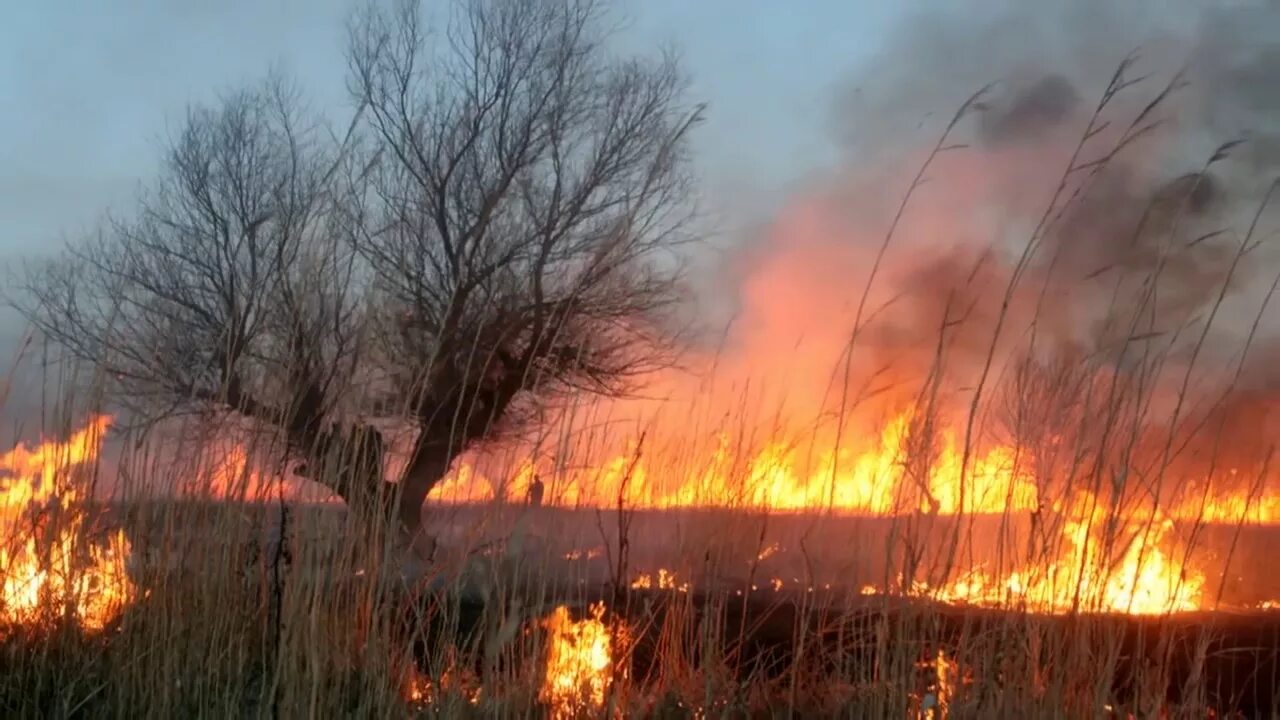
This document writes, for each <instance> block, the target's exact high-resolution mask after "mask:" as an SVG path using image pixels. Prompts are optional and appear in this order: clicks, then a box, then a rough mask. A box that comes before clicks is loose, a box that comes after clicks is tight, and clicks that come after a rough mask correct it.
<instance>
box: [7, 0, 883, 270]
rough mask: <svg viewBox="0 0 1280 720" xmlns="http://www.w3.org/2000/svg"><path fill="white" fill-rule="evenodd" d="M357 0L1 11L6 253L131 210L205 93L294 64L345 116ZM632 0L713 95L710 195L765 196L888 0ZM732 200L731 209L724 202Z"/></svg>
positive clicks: (631, 26) (751, 201) (705, 154)
mask: <svg viewBox="0 0 1280 720" xmlns="http://www.w3.org/2000/svg"><path fill="white" fill-rule="evenodd" d="M355 5H356V0H257V1H254V0H216V1H215V0H136V1H133V2H128V3H105V2H88V1H74V0H73V1H69V2H28V3H22V4H19V5H16V6H15V7H11V8H9V9H8V10H7V11H6V18H5V22H4V23H2V24H0V137H3V138H6V140H4V141H3V142H0V261H3V262H12V261H13V260H14V259H15V258H17V257H22V256H29V255H30V254H32V253H41V252H45V251H47V250H50V249H52V248H53V247H56V245H57V244H58V243H60V242H62V241H63V240H65V239H67V238H70V237H75V236H77V235H79V234H82V233H84V232H86V231H88V230H90V229H91V228H92V226H93V224H94V223H95V221H96V220H97V219H98V218H99V217H100V216H101V215H102V213H103V212H104V211H105V210H107V209H109V208H127V206H128V203H129V200H130V198H131V197H132V195H133V193H134V192H135V191H136V189H137V187H138V184H139V183H140V182H142V181H145V180H146V179H148V178H149V176H150V175H151V174H152V172H153V171H154V168H155V166H156V162H157V158H158V154H159V150H158V148H159V145H160V144H161V143H162V142H163V140H164V138H165V136H166V133H168V132H170V131H171V130H172V129H173V128H174V127H176V125H177V124H178V122H179V121H180V120H181V118H182V115H183V113H184V111H185V108H186V107H187V106H188V105H189V104H191V103H193V102H201V101H207V100H209V99H211V98H212V97H214V96H215V94H216V93H217V92H218V91H219V90H225V89H228V88H232V87H235V86H237V85H239V84H242V83H247V82H252V81H253V80H255V79H258V78H260V77H262V76H263V75H264V74H265V73H266V72H267V71H268V70H269V69H270V68H271V67H272V66H278V67H281V68H283V69H285V70H286V71H288V72H289V73H290V74H292V75H293V76H294V77H295V78H297V80H298V81H299V82H300V84H301V85H302V87H303V89H304V90H305V91H306V92H307V94H308V97H309V98H310V100H311V102H313V103H314V104H315V105H316V106H318V107H319V108H321V109H322V110H324V111H325V112H326V113H327V114H329V116H330V117H331V118H333V119H334V121H335V123H341V122H342V118H344V117H345V116H346V114H347V113H349V100H348V98H347V96H346V91H345V86H344V72H345V62H344V59H343V40H344V38H343V35H344V20H345V18H346V16H347V14H348V13H349V12H350V10H351V9H352V8H353V7H355ZM791 7H792V6H791V5H790V4H788V3H781V2H733V1H731V0H700V1H699V2H684V1H682V0H627V1H626V2H624V4H623V5H622V6H621V8H622V10H623V12H624V13H625V14H626V16H627V22H626V25H625V29H624V31H623V35H622V37H621V38H620V41H621V42H625V43H629V44H630V43H635V45H636V46H637V47H645V46H648V47H655V48H656V47H658V46H660V45H663V44H669V45H674V46H675V47H676V48H677V49H679V50H680V52H681V53H682V55H683V56H684V59H685V62H686V68H687V70H688V72H689V74H690V75H691V76H692V80H693V96H694V98H696V99H700V100H704V101H706V102H707V103H708V104H709V111H708V119H707V122H706V124H705V126H704V127H703V128H702V129H701V131H700V133H699V135H698V138H697V148H696V152H697V163H698V169H699V171H700V174H701V176H702V177H703V182H704V194H705V195H706V196H707V201H708V204H709V207H710V208H711V209H712V210H713V212H716V214H718V215H720V216H726V215H731V214H734V213H733V211H732V210H731V209H726V208H727V207H728V206H730V205H734V204H737V205H740V206H742V207H755V208H757V209H758V208H759V207H760V201H761V199H763V198H771V197H776V196H778V195H779V193H778V192H777V190H778V189H779V188H780V187H781V186H785V185H787V184H789V183H793V182H796V181H797V180H799V179H801V178H803V177H804V176H805V175H806V173H808V172H809V171H810V170H811V169H812V168H814V167H820V166H822V165H823V164H824V163H825V162H826V157H825V156H826V155H827V154H828V153H829V151H830V133H829V132H828V131H827V128H826V127H825V124H826V118H827V117H828V110H829V107H830V105H831V103H830V100H829V98H830V97H831V94H832V90H833V88H834V87H835V86H837V85H838V84H839V83H840V81H841V79H842V77H844V76H846V75H847V74H849V73H851V72H852V71H853V70H854V68H856V67H857V66H858V65H859V64H860V63H863V62H865V60H866V59H867V57H868V56H869V55H870V54H871V53H872V52H873V50H874V48H875V46H876V43H877V38H878V37H880V36H881V35H882V34H883V33H884V31H885V29H886V27H887V26H888V25H889V24H890V23H891V21H892V19H893V17H894V15H895V13H896V12H898V11H895V10H894V9H893V7H894V5H893V4H891V3H877V2H871V1H863V0H859V1H850V0H821V1H818V2H809V3H807V4H806V5H805V10H804V12H796V11H794V10H791V9H790V8H791ZM721 211H722V212H721Z"/></svg>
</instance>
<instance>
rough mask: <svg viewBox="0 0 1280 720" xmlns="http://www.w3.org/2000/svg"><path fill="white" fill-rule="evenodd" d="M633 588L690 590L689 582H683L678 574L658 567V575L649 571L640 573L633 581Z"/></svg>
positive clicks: (685, 591) (684, 591)
mask: <svg viewBox="0 0 1280 720" xmlns="http://www.w3.org/2000/svg"><path fill="white" fill-rule="evenodd" d="M631 589H632V590H674V591H676V592H682V593H687V592H689V583H687V582H682V581H681V580H680V579H679V578H677V577H676V574H675V573H674V572H672V571H670V570H667V569H666V568H658V573H657V575H656V576H654V575H650V574H649V573H640V574H639V575H637V576H636V579H635V580H632V581H631Z"/></svg>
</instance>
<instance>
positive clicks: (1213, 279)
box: [718, 0, 1280, 395]
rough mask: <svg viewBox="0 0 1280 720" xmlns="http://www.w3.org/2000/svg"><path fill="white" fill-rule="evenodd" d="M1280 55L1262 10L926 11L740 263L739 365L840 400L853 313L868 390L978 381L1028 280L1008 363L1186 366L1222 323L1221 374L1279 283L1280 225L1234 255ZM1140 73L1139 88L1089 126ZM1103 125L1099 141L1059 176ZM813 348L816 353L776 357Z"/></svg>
mask: <svg viewBox="0 0 1280 720" xmlns="http://www.w3.org/2000/svg"><path fill="white" fill-rule="evenodd" d="M1120 5H1123V7H1119V6H1120ZM1277 39H1280V7H1277V6H1274V5H1272V6H1266V5H1259V4H1244V5H1242V4H1239V3H1235V4H1232V5H1231V6H1229V7H1227V6H1224V7H1222V8H1216V9H1215V8H1206V7H1205V6H1204V4H1201V3H1195V4H1190V3H1168V2H1159V3H1123V4H1119V3H1109V2H1103V1H1100V0H1084V1H1083V2H1081V1H1074V2H1042V3H1007V2H1006V3H991V2H987V3H976V4H975V3H965V4H964V6H963V9H955V8H933V9H931V10H930V11H928V12H921V13H919V14H917V15H915V16H912V17H911V18H909V19H908V20H907V21H906V22H904V23H903V24H902V26H901V27H900V29H899V30H898V31H897V32H895V33H893V34H891V35H890V36H889V37H888V38H886V40H885V45H884V48H883V50H882V51H881V52H880V53H879V54H878V55H877V56H875V57H874V58H873V59H872V60H871V61H870V62H869V63H868V64H867V65H866V66H865V67H864V69H863V70H861V71H860V72H859V73H858V74H856V75H855V76H853V77H850V78H848V80H847V83H846V86H845V87H846V90H845V91H844V93H843V94H842V96H841V97H840V98H838V99H837V101H836V103H835V112H834V115H833V117H834V118H835V122H834V130H835V133H836V136H837V138H838V139H839V144H840V147H841V152H842V160H841V162H840V163H839V169H838V170H837V171H836V172H833V173H830V174H829V175H827V176H824V177H820V178H815V179H814V181H813V182H812V183H811V185H810V187H809V188H808V189H807V190H806V191H805V192H802V193H800V194H798V195H797V196H795V197H793V198H792V199H791V201H790V202H789V203H788V204H787V206H786V208H785V209H784V211H783V212H782V213H781V214H780V215H779V217H778V218H777V219H776V221H775V222H774V224H773V225H772V227H771V229H770V230H769V232H768V233H767V235H766V237H765V238H764V240H763V241H761V242H759V243H755V244H753V245H751V247H750V248H749V249H748V250H746V251H744V255H743V262H742V263H741V265H740V266H739V270H740V271H741V273H742V281H741V283H740V289H741V292H740V299H741V307H740V313H739V316H738V325H737V328H736V330H735V331H734V332H733V333H731V335H730V338H729V343H730V347H731V349H733V350H736V351H738V352H737V353H736V355H734V354H733V353H731V354H730V355H731V357H736V358H738V359H739V360H740V363H741V365H742V367H743V368H748V367H749V368H751V369H752V370H751V371H752V372H754V371H758V370H759V369H760V368H761V367H762V366H763V367H765V368H768V367H769V366H771V365H772V366H775V369H777V370H779V371H780V372H782V373H785V374H786V376H788V377H790V378H793V379H794V378H795V377H796V375H797V373H793V372H788V371H787V368H793V367H794V365H795V364H796V363H800V364H801V365H803V366H804V367H805V370H803V371H801V372H800V373H798V374H799V375H802V376H805V377H813V378H814V379H815V384H826V385H827V386H829V384H830V382H831V374H832V373H831V371H830V369H829V368H830V367H831V365H832V363H833V362H834V361H835V358H837V357H838V356H839V354H840V351H841V349H842V348H843V347H844V346H845V344H846V343H847V341H848V338H849V334H850V332H851V330H852V328H853V327H854V325H855V324H856V323H855V320H856V318H857V317H859V310H858V308H859V305H861V306H862V313H861V318H862V320H863V322H864V323H866V328H865V330H864V331H863V333H862V336H861V340H860V342H862V343H863V345H862V346H861V347H862V351H861V352H860V353H859V363H860V364H861V366H862V367H861V369H862V370H863V371H864V373H870V374H874V373H882V372H883V371H884V369H885V368H890V367H891V368H894V369H895V372H893V373H888V374H889V375H893V374H896V375H905V376H906V377H909V378H914V379H916V380H918V379H919V378H922V377H925V376H927V375H928V371H927V369H928V368H929V367H933V366H935V365H936V364H937V358H938V357H940V356H943V355H945V356H947V358H948V362H949V366H950V367H951V371H952V372H953V373H954V375H955V377H953V378H952V380H953V381H954V382H952V383H951V385H952V386H953V387H957V388H963V387H966V386H968V385H971V383H972V381H973V379H974V375H975V373H976V368H977V367H978V366H980V365H981V364H982V359H983V358H984V357H985V355H986V354H987V350H988V349H989V348H990V346H991V340H992V336H993V330H994V327H995V324H996V320H997V319H998V318H999V317H1000V316H1001V308H1002V304H1003V301H1004V299H1005V297H1004V296H1005V292H1006V289H1007V288H1008V287H1009V285H1010V279H1011V278H1012V277H1013V276H1014V274H1015V273H1017V277H1018V281H1017V283H1016V284H1015V286H1014V289H1013V290H1012V292H1011V294H1010V298H1009V309H1008V311H1007V313H1005V320H1004V326H1003V329H1002V333H1001V342H1000V346H1001V350H1000V352H999V353H997V365H998V364H999V361H1000V360H1001V359H1005V358H1007V357H1009V353H1010V352H1016V351H1019V350H1025V347H1026V345H1027V344H1028V342H1029V337H1032V333H1033V332H1034V337H1035V338H1036V341H1037V342H1038V343H1040V346H1041V347H1044V348H1047V349H1049V350H1057V351H1063V350H1067V349H1070V350H1072V351H1077V352H1079V351H1083V352H1086V353H1090V354H1093V355H1095V356H1104V357H1108V358H1109V361H1110V362H1113V363H1119V364H1121V365H1123V364H1124V363H1126V362H1128V361H1130V360H1132V359H1133V358H1134V357H1137V356H1141V355H1142V354H1143V353H1145V352H1148V351H1149V350H1151V349H1153V348H1155V349H1158V350H1160V351H1161V352H1164V353H1166V356H1167V357H1168V358H1170V359H1173V360H1177V359H1178V358H1183V359H1185V357H1186V356H1187V354H1188V352H1189V350H1188V348H1189V347H1190V346H1191V345H1193V344H1195V341H1196V339H1197V338H1198V336H1199V334H1200V332H1201V329H1202V328H1203V327H1204V324H1205V322H1206V321H1207V318H1208V317H1209V316H1210V315H1211V314H1212V315H1213V323H1212V330H1211V332H1210V336H1211V339H1212V341H1211V342H1210V343H1208V347H1209V349H1210V352H1206V353H1202V354H1201V356H1200V358H1199V359H1198V367H1204V368H1209V367H1213V368H1215V370H1214V372H1218V373H1221V372H1225V371H1228V370H1229V368H1230V367H1231V366H1232V364H1233V363H1235V362H1237V361H1238V358H1239V353H1240V351H1241V349H1242V348H1243V346H1244V340H1245V338H1246V336H1247V335H1248V334H1249V331H1250V329H1251V327H1252V325H1253V322H1254V320H1255V318H1257V317H1258V312H1259V308H1261V307H1262V305H1263V301H1264V298H1265V296H1266V290H1267V289H1268V287H1269V286H1270V284H1271V282H1272V280H1273V279H1274V277H1275V274H1276V273H1277V272H1280V249H1276V248H1273V247H1272V246H1273V245H1274V244H1275V241H1274V240H1273V239H1272V238H1271V236H1272V235H1273V234H1274V233H1275V232H1276V228H1277V221H1280V211H1278V210H1277V209H1275V208H1273V209H1270V210H1269V211H1268V212H1266V213H1264V214H1263V216H1262V218H1261V221H1260V223H1259V225H1258V230H1257V232H1256V233H1255V236H1254V239H1253V241H1252V242H1251V243H1250V248H1251V249H1250V250H1249V251H1248V252H1247V253H1245V254H1244V255H1243V256H1242V257H1237V252H1238V249H1239V248H1240V246H1241V244H1242V243H1243V242H1244V235H1245V233H1246V231H1247V230H1248V227H1249V225H1250V222H1251V220H1252V217H1253V214H1254V213H1255V212H1256V210H1257V209H1258V207H1259V206H1260V203H1261V201H1262V197H1263V194H1264V192H1265V191H1266V189H1267V186H1268V184H1269V183H1270V182H1271V181H1272V180H1273V179H1274V178H1275V177H1276V176H1277V174H1278V173H1280V45H1278V44H1277V43H1278V42H1280V40H1277ZM1126 58H1129V59H1130V62H1131V64H1130V65H1129V66H1128V67H1127V68H1126V70H1125V72H1124V75H1123V79H1122V82H1123V85H1124V87H1123V88H1122V89H1121V90H1120V91H1119V92H1118V93H1116V94H1115V96H1114V97H1112V98H1111V99H1110V101H1109V102H1108V103H1107V105H1106V107H1105V108H1104V109H1103V111H1102V112H1101V113H1100V114H1099V115H1098V116H1097V117H1093V116H1094V113H1095V110H1096V108H1097V107H1098V105H1099V102H1100V99H1101V98H1102V97H1103V95H1104V91H1105V90H1106V88H1107V87H1108V84H1109V82H1111V81H1112V79H1113V77H1114V76H1115V73H1116V71H1117V68H1118V67H1119V66H1120V65H1121V63H1122V62H1125V61H1126ZM987 85H990V89H989V90H988V91H987V92H986V93H985V94H984V95H983V96H982V98H981V101H980V103H978V104H977V105H975V107H974V109H973V110H972V111H971V112H969V113H967V114H966V116H965V117H964V118H962V119H961V120H960V122H959V124H958V125H957V126H956V129H955V131H954V132H953V133H952V135H951V137H950V138H949V139H948V141H947V143H948V144H949V145H954V146H962V147H955V148H954V149H950V150H947V151H945V152H943V153H942V154H941V155H940V156H939V157H938V158H937V159H936V160H935V161H934V162H933V163H932V164H931V165H930V168H929V171H928V173H926V178H925V182H924V183H923V184H922V185H921V186H920V187H919V188H918V189H917V190H916V191H915V193H914V194H913V196H912V200H911V202H910V203H909V204H908V206H907V208H906V211H905V213H904V215H903V218H902V219H901V221H900V222H899V224H898V227H897V230H896V232H895V235H894V239H893V242H892V243H891V244H890V246H889V248H888V250H887V251H886V253H885V255H884V257H883V260H882V262H881V263H880V264H879V267H878V272H877V278H876V283H875V285H874V286H873V288H872V291H871V293H870V295H869V297H868V300H867V302H866V303H860V294H861V288H862V286H863V285H864V284H865V283H866V281H867V278H868V277H869V275H870V273H871V268H872V267H873V265H875V263H876V257H877V250H878V248H879V247H880V245H881V244H882V242H883V241H884V237H885V233H886V232H887V230H888V228H889V227H890V226H891V224H892V220H893V217H894V215H895V213H896V211H897V209H898V205H899V203H900V202H901V199H902V197H903V195H904V194H905V193H906V192H907V189H908V187H909V185H910V181H911V178H912V176H913V175H914V173H915V172H916V170H917V168H919V167H920V165H921V163H922V162H923V161H924V159H925V157H926V156H927V155H928V152H929V149H930V148H931V147H932V146H933V144H934V143H935V142H936V141H937V138H938V137H939V134H940V133H941V131H942V129H943V127H944V126H945V125H946V124H947V122H948V121H949V120H950V119H951V117H952V116H953V114H954V113H955V111H956V109H957V108H959V107H960V106H961V105H962V104H963V103H964V102H965V100H966V98H967V97H969V96H970V95H972V94H973V93H974V92H975V91H976V90H978V89H979V88H982V87H984V86H987ZM1166 89H1168V90H1169V92H1168V93H1167V94H1166V93H1165V90H1166ZM1162 95H1164V97H1163V99H1162V101H1161V102H1159V103H1158V104H1157V105H1155V106H1154V107H1151V108H1150V109H1149V110H1146V111H1145V112H1144V109H1146V108H1148V106H1149V104H1150V103H1151V102H1152V100H1153V99H1155V98H1158V97H1161V96H1162ZM1091 122H1092V123H1093V127H1094V128H1096V129H1097V132H1096V133H1094V134H1093V135H1092V136H1091V137H1090V138H1089V139H1088V141H1087V142H1085V143H1084V144H1083V146H1082V147H1081V149H1080V151H1079V154H1078V156H1077V157H1076V159H1075V161H1074V165H1075V166H1076V168H1077V169H1076V170H1074V171H1072V172H1069V173H1067V172H1066V170H1067V168H1068V166H1069V164H1071V156H1072V154H1073V152H1075V150H1076V147H1077V145H1078V144H1079V143H1080V140H1081V138H1082V136H1083V135H1084V134H1085V133H1086V130H1087V128H1089V127H1090V123H1091ZM1135 123H1136V124H1135ZM1147 126H1150V127H1149V128H1148V127H1147ZM1139 129H1142V131H1141V132H1136V131H1138V130H1139ZM1126 132H1132V133H1133V134H1135V135H1136V137H1135V138H1133V139H1132V140H1131V141H1125V140H1124V138H1125V134H1126ZM1237 140H1243V141H1244V142H1242V143H1240V144H1239V145H1235V146H1231V147H1229V149H1228V151H1227V152H1224V153H1221V154H1220V156H1219V157H1216V159H1215V152H1216V151H1217V150H1218V149H1219V148H1222V147H1223V146H1224V144H1226V143H1229V142H1232V141H1237ZM1120 144H1123V145H1124V149H1123V151H1122V152H1120V153H1118V154H1117V155H1115V157H1113V158H1111V159H1110V161H1109V162H1107V163H1105V165H1104V164H1101V163H1098V162H1096V161H1099V160H1101V159H1102V158H1104V157H1106V156H1107V155H1108V153H1109V152H1110V151H1111V150H1113V149H1114V148H1116V147H1117V145H1120ZM1064 173H1065V175H1064ZM1277 204H1280V203H1277ZM1046 213H1047V215H1046ZM1028 243H1031V244H1032V247H1033V250H1032V252H1031V253H1030V254H1029V255H1028V256H1027V257H1026V258H1025V261H1023V262H1020V260H1021V259H1022V254H1023V252H1024V250H1025V249H1026V248H1027V246H1028ZM1255 244H1256V247H1253V246H1254V245H1255ZM1228 276H1230V278H1231V279H1230V282H1229V283H1228ZM1153 278H1154V280H1153ZM1224 284H1225V287H1226V290H1225V292H1224V290H1223V289H1224ZM1220 295H1223V296H1224V297H1225V299H1224V300H1223V301H1222V303H1221V305H1220V307H1217V309H1216V310H1215V306H1217V305H1218V298H1219V296H1220ZM1137 307H1143V308H1145V309H1144V310H1143V311H1142V312H1135V311H1134V308H1137ZM1274 316H1280V308H1274V309H1273V311H1269V312H1268V313H1267V317H1266V318H1264V321H1263V323H1262V325H1261V336H1260V337H1259V338H1256V339H1255V342H1254V345H1253V348H1252V349H1251V358H1252V360H1253V365H1254V366H1257V367H1261V366H1262V365H1267V366H1270V365H1271V364H1272V362H1271V360H1272V359H1273V357H1271V356H1270V353H1269V352H1268V351H1266V345H1267V340H1268V338H1270V337H1280V323H1276V322H1274V321H1271V320H1270V317H1274ZM868 318H871V322H869V323H868V322H867V320H868ZM1135 337H1140V338H1143V341H1142V342H1140V343H1134V342H1133V341H1132V339H1133V338H1135ZM940 338H941V339H940ZM1126 342H1127V345H1128V347H1129V348H1130V349H1129V350H1128V351H1127V356H1126V357H1119V356H1118V353H1117V351H1116V350H1115V348H1117V347H1120V346H1124V345H1126ZM799 344H803V346H804V347H805V349H806V350H805V352H804V353H803V355H804V357H803V358H800V357H798V356H797V354H796V353H795V352H786V353H782V354H783V355H785V356H786V357H785V363H784V362H783V359H782V358H771V356H776V355H778V350H779V349H780V348H792V347H799V346H800V345H799ZM1264 355H1265V356H1264ZM817 358H822V359H821V360H819V359H817ZM718 363H719V364H718V368H720V369H723V368H724V367H725V366H726V365H727V364H728V365H731V364H732V362H731V361H730V362H727V361H726V360H725V359H724V357H723V356H722V357H721V358H720V359H719V361H718ZM810 366H811V367H810ZM822 368H827V370H826V371H825V372H824V371H822ZM998 369H999V368H997V371H998ZM886 376H887V375H886ZM788 392H789V393H792V394H794V393H795V392H797V387H796V383H795V382H791V383H790V385H789V389H788ZM801 392H802V391H801ZM810 394H816V395H821V394H822V393H821V392H819V391H817V390H814V392H813V393H810Z"/></svg>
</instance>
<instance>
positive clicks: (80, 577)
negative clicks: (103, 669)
mask: <svg viewBox="0 0 1280 720" xmlns="http://www.w3.org/2000/svg"><path fill="white" fill-rule="evenodd" d="M110 422H111V419H110V418H109V417H107V416H99V417H97V418H94V419H93V420H92V421H91V422H90V423H89V424H88V425H86V426H85V427H84V428H82V429H80V430H79V431H77V432H76V433H74V434H73V435H72V436H71V437H70V438H69V439H67V440H66V441H65V442H58V441H46V442H43V443H40V444H39V445H37V446H35V447H34V448H28V447H27V446H25V445H22V444H19V445H18V446H17V447H15V448H14V449H12V450H10V451H9V452H7V453H5V454H3V455H0V472H2V473H3V474H4V475H5V476H7V477H6V479H5V480H4V487H3V489H2V490H0V530H2V531H3V532H4V542H5V546H4V547H2V548H0V577H2V578H3V585H2V586H0V593H3V594H2V596H0V602H2V603H3V607H0V621H3V622H5V623H11V624H13V623H16V624H29V623H33V622H36V621H37V620H38V619H39V618H40V617H41V616H57V615H62V614H66V615H69V616H70V617H72V618H74V620H75V621H76V622H77V624H79V625H80V626H81V627H83V628H85V629H88V630H100V629H102V628H104V627H106V625H107V624H108V623H109V622H110V621H111V620H112V619H113V618H115V616H116V615H117V614H118V613H119V611H120V610H121V609H122V608H123V607H124V606H125V605H126V604H128V603H129V602H130V600H131V599H132V598H133V594H134V587H133V583H132V581H131V580H130V579H129V577H128V574H127V572H126V570H125V567H124V563H125V560H126V558H127V557H128V556H129V552H130V547H129V541H128V539H126V538H125V536H124V533H123V531H116V532H115V533H113V534H112V535H110V537H109V538H108V539H107V541H106V542H105V544H102V545H94V544H92V543H90V542H89V541H88V538H87V537H86V534H85V528H84V520H85V514H84V507H83V502H82V500H81V498H80V494H79V492H78V490H77V489H76V487H75V484H74V483H73V482H72V481H71V478H70V477H69V475H70V473H71V472H72V471H73V469H75V468H77V467H81V466H85V465H89V464H91V463H93V461H95V460H96V459H97V456H98V450H99V448H100V446H101V443H102V436H103V434H104V433H105V432H106V430H107V427H108V426H109V425H110Z"/></svg>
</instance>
